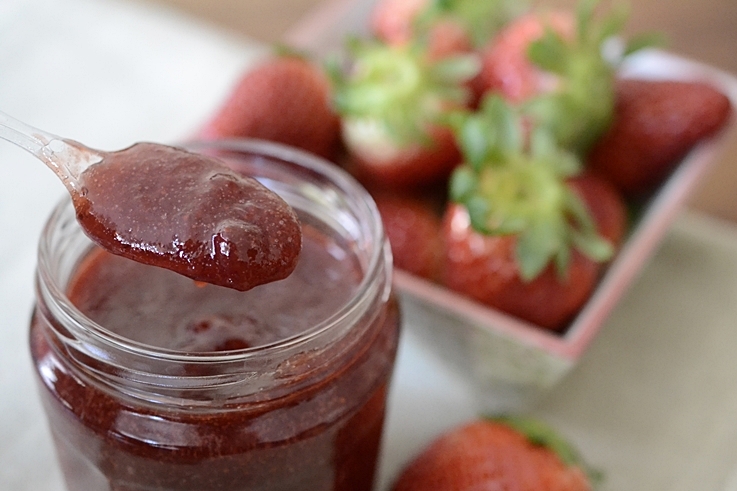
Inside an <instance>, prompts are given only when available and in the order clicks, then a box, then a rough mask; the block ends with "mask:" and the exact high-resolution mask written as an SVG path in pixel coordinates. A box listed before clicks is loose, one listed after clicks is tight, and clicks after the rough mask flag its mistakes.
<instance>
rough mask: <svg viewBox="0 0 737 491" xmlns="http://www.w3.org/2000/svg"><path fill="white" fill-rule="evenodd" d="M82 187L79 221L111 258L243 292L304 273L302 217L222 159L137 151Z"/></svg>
mask: <svg viewBox="0 0 737 491" xmlns="http://www.w3.org/2000/svg"><path fill="white" fill-rule="evenodd" d="M80 184H81V192H79V193H77V194H76V195H75V196H73V200H74V207H75V210H76V212H77V219H78V221H79V223H80V225H81V226H82V228H83V229H84V230H85V232H86V233H87V235H88V236H90V237H91V238H92V239H93V240H94V241H95V242H97V243H98V244H99V245H100V246H102V247H103V248H105V249H106V250H108V251H109V252H112V253H113V254H117V255H120V256H123V257H127V258H129V259H133V260H135V261H137V262H140V263H144V264H149V265H153V266H159V267H163V268H166V269H169V270H172V271H174V272H176V273H179V274H181V275H184V276H187V277H189V278H192V279H194V280H196V281H200V282H205V283H212V284H214V285H219V286H224V287H229V288H233V289H236V290H241V291H245V290H249V289H251V288H253V287H254V286H257V285H261V284H264V283H269V282H272V281H276V280H280V279H283V278H286V277H287V276H289V274H291V272H292V271H293V270H294V268H295V267H296V264H297V257H298V256H299V253H300V250H301V243H302V237H301V227H300V224H299V221H298V218H297V216H296V214H295V213H294V210H292V209H291V208H290V207H289V205H288V204H287V203H286V202H284V201H283V200H282V199H281V198H280V197H279V196H277V195H276V194H275V193H273V192H271V191H270V190H268V189H267V188H266V187H264V186H263V185H261V184H260V183H259V182H258V181H256V180H255V179H252V178H249V177H245V176H242V175H240V174H238V173H236V172H235V171H233V170H231V169H230V168H228V167H227V166H226V165H225V164H224V163H221V162H220V161H219V160H217V159H213V158H209V157H205V156H202V155H198V154H194V153H190V152H187V151H185V150H181V149H177V148H173V147H167V146H164V145H157V144H153V143H138V144H136V145H133V146H132V147H129V148H127V149H124V150H121V151H118V152H112V153H108V154H106V155H105V157H104V159H103V160H102V161H101V162H99V163H97V164H94V165H92V166H91V167H89V168H88V169H86V170H85V171H84V172H83V173H82V174H81V176H80Z"/></svg>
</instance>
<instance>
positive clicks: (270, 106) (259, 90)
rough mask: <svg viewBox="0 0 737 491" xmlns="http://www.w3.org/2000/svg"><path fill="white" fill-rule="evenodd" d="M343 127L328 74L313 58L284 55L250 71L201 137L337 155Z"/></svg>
mask: <svg viewBox="0 0 737 491" xmlns="http://www.w3.org/2000/svg"><path fill="white" fill-rule="evenodd" d="M339 128H340V124H339V120H338V117H337V115H336V114H335V113H334V112H333V110H332V108H331V107H330V96H329V82H328V80H327V78H326V77H325V76H324V75H323V73H322V72H321V71H320V70H319V69H318V68H317V67H316V66H314V65H312V64H311V63H310V62H309V61H307V60H305V59H302V58H299V57H296V56H286V55H284V56H278V57H273V58H270V59H268V60H266V61H265V62H263V63H262V64H260V65H259V66H257V67H256V68H254V69H253V70H251V71H249V72H247V73H246V74H245V75H244V76H243V77H242V78H241V79H240V80H239V81H238V83H237V84H236V86H235V88H234V89H233V91H232V93H231V94H230V96H229V97H228V98H227V99H226V101H225V103H224V104H223V105H222V107H221V108H220V110H219V111H218V112H217V113H216V114H215V116H214V117H213V118H212V119H211V120H210V121H209V122H208V123H207V125H205V127H204V128H203V129H202V131H201V136H202V137H204V138H228V137H248V138H262V139H265V140H272V141H276V142H281V143H285V144H288V145H292V146H295V147H299V148H303V149H305V150H307V151H310V152H313V153H315V154H317V155H321V156H323V157H326V158H332V157H333V154H334V152H335V150H336V146H337V144H338V141H339V138H340V129H339Z"/></svg>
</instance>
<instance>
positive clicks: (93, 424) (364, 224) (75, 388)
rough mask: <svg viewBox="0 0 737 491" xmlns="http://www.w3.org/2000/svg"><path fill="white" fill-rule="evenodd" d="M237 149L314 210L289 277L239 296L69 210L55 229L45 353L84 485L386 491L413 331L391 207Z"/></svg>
mask: <svg viewBox="0 0 737 491" xmlns="http://www.w3.org/2000/svg"><path fill="white" fill-rule="evenodd" d="M218 145H224V146H226V147H227V145H228V144H224V143H223V144H218ZM244 145H245V147H244ZM254 145H255V144H254ZM277 151H278V152H279V153H278V154H277V155H278V156H277V155H271V154H268V152H277ZM285 152H286V153H285ZM227 153H228V154H227V155H226V157H227V159H226V160H229V161H230V162H229V163H231V164H234V165H238V166H239V168H240V169H241V170H242V171H243V172H246V173H248V174H249V175H258V176H261V175H267V177H265V178H264V181H265V182H267V183H268V185H269V187H271V186H273V187H274V188H275V189H278V192H279V194H280V195H283V196H286V197H287V198H286V199H287V201H288V202H289V203H290V205H291V206H293V207H294V209H295V210H296V212H297V214H298V217H299V220H300V223H301V226H302V237H303V240H302V242H303V246H302V252H301V253H300V257H299V260H298V262H297V265H296V268H295V270H294V272H293V273H292V274H291V275H290V276H289V277H287V278H286V279H284V280H280V281H276V282H271V283H267V284H264V285H260V286H257V287H254V288H252V289H249V290H248V291H243V292H241V291H236V290H234V289H231V288H224V287H221V286H215V285H211V284H203V283H200V282H196V281H193V280H192V279H189V278H185V277H183V276H181V275H178V274H176V273H174V272H172V271H169V270H166V269H163V268H158V267H155V266H151V265H144V264H140V263H138V262H134V261H132V260H130V259H127V258H124V257H120V256H117V255H113V254H110V253H108V252H106V251H104V250H102V249H101V248H100V247H98V246H97V245H93V244H91V243H90V242H89V240H88V239H87V238H86V236H85V235H84V233H82V231H81V230H80V228H79V227H78V226H77V222H76V220H75V214H74V211H73V209H72V207H71V206H70V204H69V203H64V204H62V205H60V207H59V208H57V211H56V212H55V213H54V215H53V216H52V217H51V219H50V221H49V224H48V225H47V228H46V229H45V231H44V234H43V236H42V239H41V245H40V249H39V267H38V276H37V283H38V302H37V308H36V310H35V312H34V316H33V320H32V323H31V337H30V340H31V352H32V356H33V359H34V361H35V363H36V367H37V374H38V378H39V381H40V387H41V396H42V401H43V404H44V407H45V410H46V414H47V417H48V421H49V424H50V428H51V432H52V435H53V437H54V441H55V444H56V449H57V454H58V457H59V461H60V463H61V466H62V470H63V472H64V476H65V479H66V483H67V488H68V489H69V490H70V491H108V490H109V491H133V490H164V491H167V490H168V491H184V490H191V491H195V490H196V491H204V490H207V491H245V490H249V491H266V490H269V491H272V490H283V491H287V490H290V491H300V490H304V491H349V490H350V491H369V490H371V489H372V486H373V481H374V472H375V468H376V459H377V455H378V450H379V446H380V441H381V432H382V426H383V420H384V412H385V405H386V395H387V386H388V383H389V379H390V374H391V369H392V366H393V363H394V356H395V352H396V346H397V335H398V326H399V314H398V310H397V305H396V302H395V300H394V297H393V295H392V294H391V281H390V277H391V259H390V254H388V247H387V245H386V242H385V239H384V236H383V233H382V230H381V221H380V219H379V218H378V214H377V212H376V210H375V207H373V204H372V203H371V202H370V200H369V199H368V198H367V195H366V194H365V192H364V191H363V190H362V189H361V188H360V187H358V186H357V185H355V184H354V183H353V181H352V180H350V178H347V177H346V176H345V175H344V174H342V172H340V171H339V170H336V169H333V168H331V167H328V166H327V165H324V164H321V163H320V162H314V161H313V160H311V159H310V158H308V157H306V156H305V155H304V154H301V153H298V152H295V153H291V152H290V151H287V150H284V149H283V148H282V147H273V146H271V145H267V146H265V147H264V146H259V145H256V146H255V147H252V146H249V145H248V144H245V143H241V144H237V145H235V146H234V147H233V148H231V149H229V151H228V152H227ZM264 154H265V155H264Z"/></svg>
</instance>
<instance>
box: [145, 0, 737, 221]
mask: <svg viewBox="0 0 737 491" xmlns="http://www.w3.org/2000/svg"><path fill="white" fill-rule="evenodd" d="M137 1H140V2H152V3H155V4H160V5H162V6H166V7H171V8H174V9H177V10H180V11H182V12H184V13H185V14H187V15H192V16H194V17H196V18H198V19H199V20H202V21H204V22H207V23H210V24H212V25H213V26H215V27H217V28H219V29H224V30H227V31H229V32H231V33H233V34H234V35H236V36H246V37H248V38H251V39H255V40H257V41H262V42H267V43H272V42H279V41H282V40H283V39H284V37H285V36H286V35H288V34H289V33H290V32H292V31H293V30H294V29H295V28H298V27H299V26H300V25H303V23H304V22H305V21H308V22H309V19H310V17H311V16H315V15H320V11H321V10H323V9H326V8H327V9H329V8H330V7H331V6H334V5H338V4H340V3H341V0H137ZM358 1H359V2H363V3H371V2H372V1H374V0H358ZM538 3H540V4H543V5H551V6H571V5H575V3H576V2H575V0H538ZM629 3H630V7H631V16H630V21H629V23H628V27H627V30H628V31H629V32H631V33H637V32H643V31H658V32H661V33H663V34H664V35H665V38H666V39H667V46H666V47H667V49H668V50H671V51H674V52H676V53H678V54H680V55H684V56H687V57H691V58H694V59H696V60H699V61H701V62H704V63H707V64H710V65H714V66H716V67H718V68H721V69H724V70H728V71H730V72H732V73H737V1H735V0H668V1H663V0H631V1H630V2H629ZM732 140H733V141H732V144H731V145H730V146H729V148H728V149H727V151H726V152H725V153H724V156H723V157H722V158H721V159H720V161H719V162H718V163H717V165H715V166H714V168H713V169H712V170H711V172H710V173H709V174H708V175H707V176H706V178H705V179H704V180H703V181H702V184H701V186H700V187H699V188H698V189H697V190H696V192H695V193H694V194H693V196H692V198H691V206H692V207H693V208H695V209H698V210H700V211H706V212H708V213H710V214H712V215H716V216H718V217H721V218H727V219H730V220H733V221H737V138H733V139H732Z"/></svg>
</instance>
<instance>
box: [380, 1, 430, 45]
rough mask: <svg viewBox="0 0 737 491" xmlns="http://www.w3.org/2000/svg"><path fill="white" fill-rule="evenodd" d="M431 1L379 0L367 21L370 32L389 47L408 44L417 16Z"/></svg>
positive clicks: (412, 37)
mask: <svg viewBox="0 0 737 491" xmlns="http://www.w3.org/2000/svg"><path fill="white" fill-rule="evenodd" d="M430 1H431V0H380V1H379V2H377V3H376V5H375V6H374V8H373V10H372V12H371V17H370V19H369V27H370V29H371V32H372V33H373V34H374V35H375V36H376V37H377V38H379V39H380V40H382V41H384V42H385V43H387V44H390V45H403V44H409V43H410V42H411V41H412V40H413V39H414V37H415V31H414V23H415V20H416V18H417V16H418V15H419V14H420V12H422V11H423V10H424V9H425V8H427V5H428V3H429V2H430Z"/></svg>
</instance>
